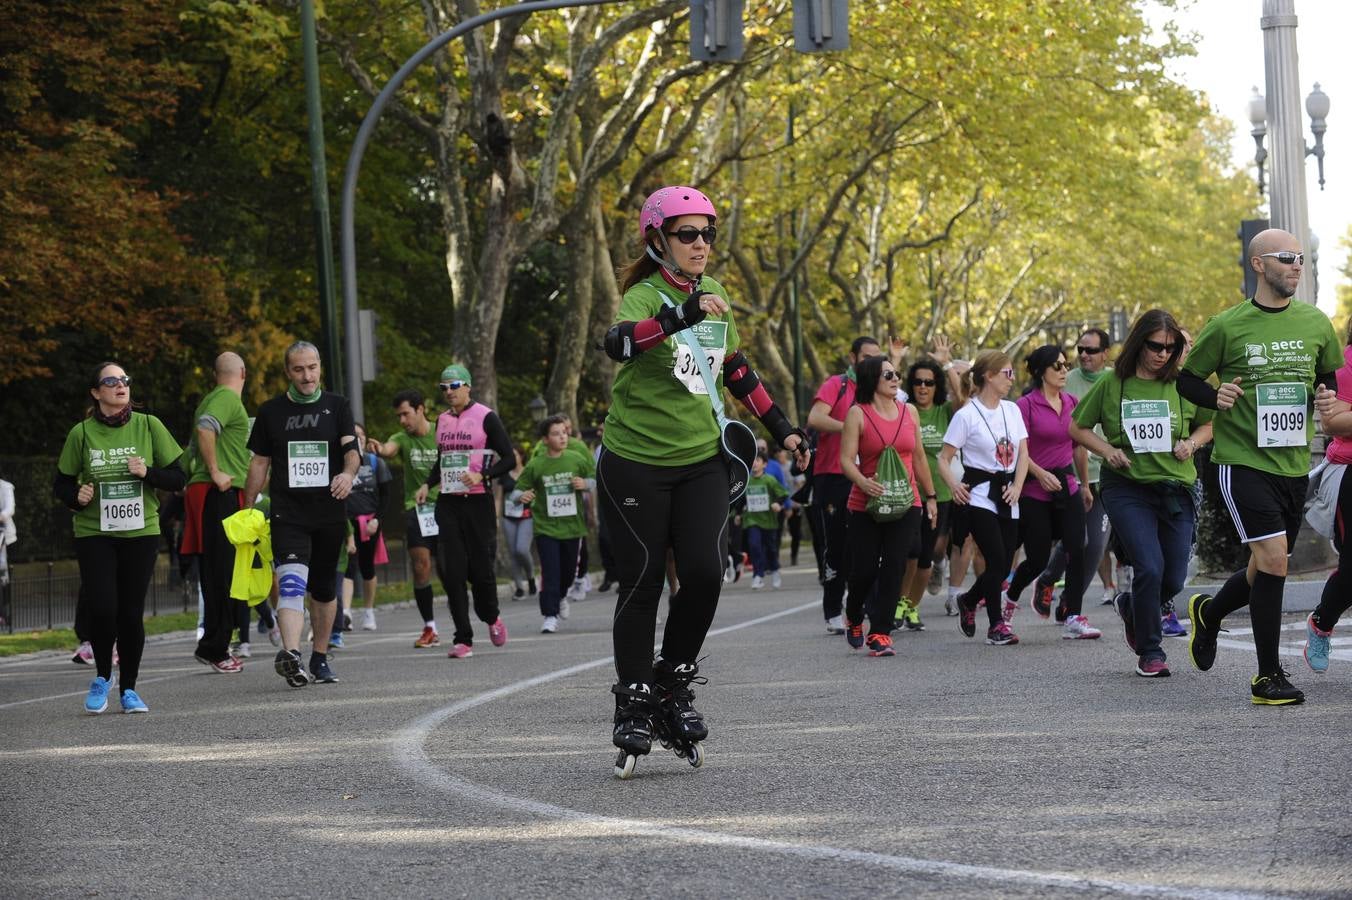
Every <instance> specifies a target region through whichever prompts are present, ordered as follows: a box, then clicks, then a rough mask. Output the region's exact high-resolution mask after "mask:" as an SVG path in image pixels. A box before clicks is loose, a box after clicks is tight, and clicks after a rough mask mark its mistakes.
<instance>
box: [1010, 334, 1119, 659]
mask: <svg viewBox="0 0 1352 900" xmlns="http://www.w3.org/2000/svg"><path fill="white" fill-rule="evenodd" d="M1025 365H1027V367H1028V372H1029V374H1030V375H1032V376H1033V389H1032V390H1031V391H1029V392H1028V393H1026V394H1024V395H1023V396H1022V397H1020V398H1019V399H1018V401H1017V403H1016V405H1017V406H1018V407H1019V412H1020V413H1021V414H1022V415H1023V424H1024V426H1025V427H1026V428H1027V429H1028V471H1029V474H1030V475H1031V477H1030V478H1029V480H1028V483H1027V484H1026V485H1024V489H1023V497H1022V498H1021V500H1020V503H1019V538H1020V540H1021V541H1022V543H1023V552H1024V560H1023V562H1022V563H1021V564H1020V565H1019V568H1018V569H1017V570H1016V571H1015V572H1014V577H1013V578H1012V579H1011V580H1010V583H1009V592H1008V596H1007V597H1006V598H1005V604H1004V615H1005V621H1006V622H1009V621H1012V620H1013V617H1014V612H1015V610H1017V609H1018V605H1019V595H1020V594H1021V593H1022V592H1023V589H1024V588H1025V587H1027V586H1028V585H1029V584H1031V583H1032V582H1033V581H1034V579H1036V578H1037V576H1038V575H1039V574H1040V573H1041V572H1042V570H1043V569H1044V568H1046V565H1047V560H1048V558H1049V557H1050V556H1051V551H1052V545H1053V544H1054V543H1055V542H1056V541H1058V540H1059V541H1061V545H1062V546H1063V547H1064V548H1065V551H1066V558H1067V560H1068V563H1067V566H1066V586H1065V589H1064V590H1063V591H1062V592H1061V602H1060V604H1059V605H1058V606H1057V608H1056V620H1057V621H1058V622H1061V623H1063V627H1062V632H1061V636H1062V637H1063V638H1066V639H1069V640H1075V639H1081V640H1083V639H1091V640H1092V639H1094V638H1097V637H1100V636H1101V635H1102V633H1101V632H1100V631H1099V630H1098V629H1097V628H1094V627H1092V626H1091V625H1090V624H1089V620H1088V619H1086V618H1085V617H1084V616H1083V615H1082V614H1081V608H1082V606H1083V603H1084V574H1085V573H1084V544H1085V532H1084V517H1085V513H1086V512H1088V510H1089V508H1090V507H1092V506H1093V505H1094V493H1093V490H1092V489H1091V488H1090V487H1089V483H1088V469H1089V458H1088V457H1089V453H1088V451H1086V450H1085V449H1084V448H1083V447H1077V446H1076V445H1075V443H1074V442H1073V441H1072V440H1071V439H1070V416H1071V413H1072V412H1073V411H1074V409H1075V404H1076V403H1077V402H1078V400H1077V398H1076V397H1075V395H1073V394H1068V393H1066V391H1065V386H1066V377H1067V375H1068V374H1069V372H1070V365H1069V364H1067V362H1066V355H1065V354H1064V353H1062V352H1061V348H1060V347H1056V346H1053V345H1051V344H1047V345H1045V346H1042V347H1038V348H1037V349H1036V350H1034V351H1033V352H1032V353H1030V354H1028V359H1027V361H1026V363H1025ZM1033 611H1034V612H1036V613H1037V614H1038V615H1039V616H1041V617H1042V618H1044V619H1045V618H1048V617H1049V616H1050V615H1051V604H1050V603H1048V602H1047V596H1046V594H1045V593H1039V592H1036V591H1035V592H1034V593H1033Z"/></svg>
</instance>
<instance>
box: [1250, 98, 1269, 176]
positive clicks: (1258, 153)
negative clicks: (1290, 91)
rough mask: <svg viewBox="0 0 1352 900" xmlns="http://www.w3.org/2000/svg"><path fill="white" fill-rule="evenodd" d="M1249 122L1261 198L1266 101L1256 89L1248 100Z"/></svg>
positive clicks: (1265, 133) (1264, 151) (1265, 160)
mask: <svg viewBox="0 0 1352 900" xmlns="http://www.w3.org/2000/svg"><path fill="white" fill-rule="evenodd" d="M1249 121H1250V122H1251V123H1252V124H1253V130H1252V131H1250V132H1249V134H1251V135H1253V142H1254V144H1255V145H1256V149H1255V150H1254V153H1253V161H1254V162H1255V163H1257V164H1258V196H1260V197H1261V196H1263V189H1264V184H1263V164H1264V163H1266V162H1267V156H1268V154H1267V150H1265V149H1264V148H1263V138H1265V137H1267V101H1266V100H1264V99H1263V95H1262V94H1260V93H1258V88H1256V87H1255V88H1254V89H1253V96H1252V97H1250V98H1249Z"/></svg>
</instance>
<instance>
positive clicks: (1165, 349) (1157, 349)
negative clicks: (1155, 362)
mask: <svg viewBox="0 0 1352 900" xmlns="http://www.w3.org/2000/svg"><path fill="white" fill-rule="evenodd" d="M1145 346H1146V349H1147V350H1150V351H1152V352H1154V353H1173V352H1174V348H1175V347H1177V346H1178V345H1177V344H1161V343H1160V342H1159V341H1152V340H1149V339H1147V340H1146V342H1145Z"/></svg>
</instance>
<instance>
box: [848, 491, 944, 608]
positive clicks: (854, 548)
mask: <svg viewBox="0 0 1352 900" xmlns="http://www.w3.org/2000/svg"><path fill="white" fill-rule="evenodd" d="M923 518H927V517H926V515H925V513H924V510H923V509H921V508H920V507H911V509H910V511H909V512H907V513H906V515H904V516H902V517H901V518H900V519H897V520H895V521H892V522H875V521H874V520H873V516H871V515H869V514H868V513H866V512H860V511H857V510H851V511H850V513H849V523H850V524H849V526H848V532H847V533H848V534H849V536H850V594H849V596H848V597H847V598H846V602H845V615H846V617H847V618H848V619H849V620H850V622H851V624H855V625H859V624H862V623H863V621H864V619H863V615H864V609H865V606H866V605H867V608H868V632H869V634H891V633H892V622H893V621H894V620H895V618H896V609H897V600H898V599H899V598H900V597H901V576H902V570H903V569H904V568H905V560H906V558H907V557H908V556H909V555H910V552H911V547H912V546H914V544H915V542H916V540H917V539H918V538H919V537H920V520H921V519H923Z"/></svg>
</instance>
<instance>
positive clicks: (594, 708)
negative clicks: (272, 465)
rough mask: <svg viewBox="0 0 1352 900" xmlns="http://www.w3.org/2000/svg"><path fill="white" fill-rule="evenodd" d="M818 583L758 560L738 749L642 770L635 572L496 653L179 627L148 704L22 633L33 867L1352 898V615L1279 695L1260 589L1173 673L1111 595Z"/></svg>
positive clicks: (201, 880)
mask: <svg viewBox="0 0 1352 900" xmlns="http://www.w3.org/2000/svg"><path fill="white" fill-rule="evenodd" d="M815 597H816V591H815V584H814V583H813V579H812V577H811V576H810V575H809V574H807V573H806V572H801V571H797V572H792V573H790V574H789V575H788V577H787V578H786V579H785V586H784V589H783V590H780V591H777V592H770V591H764V592H757V593H752V592H751V591H750V590H749V589H748V587H747V585H746V581H745V580H743V581H742V582H741V583H740V584H738V585H737V586H735V587H733V588H732V589H730V590H729V591H728V592H727V593H726V594H725V598H724V602H723V604H722V606H721V608H720V611H719V615H718V619H717V621H716V622H715V626H714V627H715V633H714V634H713V635H712V636H711V637H710V639H709V642H708V644H707V646H706V651H707V653H708V658H707V660H706V661H705V671H706V673H707V674H708V675H709V678H710V684H709V685H708V686H707V687H706V688H704V689H703V690H701V691H700V692H699V703H698V705H699V707H700V708H701V709H702V710H703V711H704V712H705V713H706V715H707V716H708V718H709V719H710V721H711V727H712V730H713V736H712V737H711V739H710V740H709V742H708V743H707V744H706V747H707V750H708V760H707V763H706V765H705V767H704V768H703V769H700V770H693V769H691V768H690V767H689V766H688V765H687V764H686V763H684V762H683V761H681V760H678V759H677V758H676V757H675V756H673V755H672V754H670V753H669V752H664V751H663V752H658V751H655V752H654V754H653V755H652V756H650V757H649V758H647V759H645V760H643V761H641V762H640V769H639V775H638V777H637V778H635V779H634V780H633V781H629V782H620V781H617V780H615V779H614V778H613V776H612V775H611V762H612V760H613V753H612V751H611V749H610V744H609V708H610V702H611V698H610V695H609V693H608V692H607V687H608V684H609V682H610V679H611V669H610V666H609V661H608V659H607V657H608V655H609V652H610V633H609V622H610V613H611V603H610V601H609V600H606V599H592V600H588V601H586V602H583V603H580V604H575V605H574V613H573V616H572V618H571V619H569V620H568V621H567V622H566V623H565V627H564V630H562V631H561V632H560V633H559V634H557V635H540V634H538V633H536V629H537V628H538V623H539V618H538V615H537V614H536V613H535V612H534V610H533V609H531V608H528V607H527V605H526V604H524V603H516V604H508V612H507V621H508V623H509V624H510V626H511V628H512V632H513V638H512V640H511V642H510V643H509V644H508V645H507V646H506V647H504V648H501V649H497V648H493V647H491V646H489V645H488V642H487V640H486V639H485V640H481V641H480V645H476V651H475V656H474V657H473V658H472V659H469V660H448V659H447V658H446V656H445V654H444V652H435V651H426V650H415V649H413V647H412V638H413V636H414V632H415V626H416V625H417V624H418V623H417V622H416V613H415V612H414V611H413V610H410V609H405V610H397V611H393V612H390V613H388V614H386V615H385V616H384V617H383V618H382V619H381V630H380V631H379V632H376V633H374V634H369V633H363V632H356V633H354V634H352V635H351V636H350V638H351V640H350V647H349V648H348V649H347V650H345V651H343V652H342V653H341V654H339V655H338V656H337V658H336V660H335V668H336V669H337V670H338V672H339V674H340V675H341V676H342V683H341V684H338V685H331V686H319V685H316V686H312V687H308V688H304V689H302V690H291V689H288V688H287V687H286V686H285V685H284V684H283V682H282V681H281V679H280V678H278V677H277V676H276V675H275V674H274V673H273V672H272V667H271V660H270V654H265V655H264V657H263V658H255V659H254V660H252V661H251V662H250V663H249V664H248V667H247V669H246V671H245V672H244V673H243V674H241V675H238V676H220V675H213V674H210V673H208V672H207V671H206V670H205V669H203V668H202V667H201V666H199V665H197V664H195V663H194V662H193V661H192V659H191V651H192V641H191V638H190V636H176V637H173V638H171V639H167V640H160V641H155V642H153V643H152V644H150V645H149V647H148V655H147V662H146V667H145V670H144V672H143V677H142V681H141V685H140V686H139V687H140V688H141V693H142V696H143V697H145V699H146V700H147V702H148V703H149V704H150V706H151V709H152V712H151V713H150V715H147V716H124V715H121V714H119V713H115V712H111V711H110V712H109V713H106V714H104V715H103V716H101V717H86V716H83V715H81V714H79V710H80V705H81V698H82V697H83V691H84V689H85V688H86V687H87V685H88V679H89V678H90V672H89V670H88V669H83V668H76V667H75V666H72V665H71V664H70V663H69V662H68V661H67V657H66V656H64V655H60V656H56V655H45V656H40V657H35V658H29V659H25V660H19V661H15V662H10V663H5V664H0V767H2V769H3V773H4V785H5V790H4V798H3V800H0V833H2V834H3V836H4V837H3V842H2V843H0V852H2V853H3V855H4V865H3V866H0V896H3V897H89V896H119V897H121V896H136V897H181V896H192V897H197V896H213V897H219V896H225V897H230V896H247V895H250V894H252V895H259V896H269V897H318V898H335V897H373V896H382V897H387V898H388V897H426V896H449V897H476V898H478V897H508V896H510V897H514V898H516V897H626V898H627V897H645V896H664V897H702V898H706V897H776V898H780V897H822V896H830V897H846V898H850V897H869V896H877V895H883V896H905V897H991V898H995V897H1000V898H1004V897H1038V898H1060V897H1085V896H1089V897H1106V896H1136V897H1216V898H1219V897H1242V896H1302V897H1321V898H1322V897H1332V896H1352V817H1350V814H1349V809H1348V806H1349V798H1352V766H1348V764H1347V748H1348V747H1349V746H1350V745H1352V740H1350V738H1352V645H1349V644H1348V643H1345V642H1344V643H1342V644H1341V646H1339V647H1338V649H1336V650H1335V656H1336V657H1337V658H1336V659H1335V661H1334V664H1333V666H1332V669H1331V671H1330V673H1329V674H1328V675H1326V676H1323V677H1315V676H1314V675H1312V674H1311V673H1309V672H1308V670H1307V669H1306V668H1305V666H1304V663H1303V662H1301V661H1300V659H1299V644H1300V640H1301V634H1300V632H1299V631H1298V630H1296V629H1295V628H1293V629H1292V630H1291V631H1289V632H1288V633H1287V641H1286V645H1285V647H1284V652H1286V653H1287V654H1288V655H1290V656H1291V657H1292V658H1291V659H1290V660H1289V663H1288V665H1289V668H1291V670H1292V672H1293V676H1294V680H1295V681H1296V683H1297V684H1298V685H1299V686H1301V687H1302V688H1303V689H1304V690H1305V691H1306V693H1307V696H1308V698H1309V699H1308V701H1307V703H1306V704H1305V705H1304V706H1303V707H1293V708H1283V709H1272V708H1256V707H1254V706H1252V705H1251V704H1250V703H1249V701H1248V678H1249V675H1250V674H1251V671H1252V668H1253V656H1252V645H1251V644H1250V643H1248V642H1249V640H1250V639H1249V637H1248V636H1247V635H1246V634H1244V633H1243V628H1242V626H1245V625H1247V622H1244V621H1242V620H1236V621H1234V622H1232V623H1231V624H1232V625H1234V626H1235V629H1236V630H1235V631H1233V632H1232V633H1231V634H1230V635H1228V636H1227V637H1226V639H1225V641H1224V643H1223V648H1222V650H1221V653H1220V656H1219V659H1218V661H1217V663H1216V667H1215V669H1214V670H1213V671H1212V672H1210V673H1207V674H1201V673H1198V672H1196V671H1194V670H1192V668H1191V666H1190V664H1189V663H1188V662H1187V652H1186V648H1185V646H1184V644H1183V643H1182V642H1178V641H1174V642H1171V643H1170V644H1169V650H1170V655H1171V662H1172V663H1173V666H1174V673H1175V674H1174V677H1172V678H1169V679H1164V680H1158V681H1147V680H1145V679H1141V678H1138V677H1136V676H1135V675H1133V674H1132V673H1131V667H1132V663H1133V660H1132V657H1131V656H1130V654H1129V652H1128V651H1127V650H1126V648H1125V646H1124V645H1123V643H1122V640H1121V637H1120V629H1118V628H1116V627H1112V626H1113V623H1112V622H1110V621H1108V620H1107V619H1106V617H1105V611H1104V610H1101V609H1099V608H1097V607H1095V608H1093V609H1091V610H1090V611H1089V612H1090V615H1091V618H1094V619H1096V621H1098V624H1100V625H1102V626H1104V627H1105V631H1106V632H1107V633H1106V635H1105V638H1104V639H1103V640H1100V641H1097V642H1063V641H1062V640H1060V638H1059V629H1057V628H1055V627H1054V626H1052V625H1049V624H1046V623H1043V622H1041V621H1029V619H1031V618H1032V617H1031V616H1030V615H1029V614H1028V613H1027V612H1024V613H1022V614H1021V616H1020V618H1019V619H1016V621H1015V626H1016V630H1017V631H1018V632H1019V633H1020V635H1021V636H1022V639H1023V640H1022V642H1021V643H1020V644H1019V645H1018V646H1017V647H1004V648H1001V647H989V646H986V645H985V644H984V643H981V642H980V641H979V640H967V639H965V638H963V637H962V636H961V635H960V633H959V632H958V629H957V627H956V624H955V620H954V619H946V618H945V617H944V616H943V611H942V608H941V605H940V604H939V603H938V602H937V601H936V600H935V599H934V598H932V597H931V598H928V599H927V601H926V605H925V609H924V611H925V613H926V621H927V623H928V625H929V630H927V631H925V632H924V633H922V634H904V635H900V636H899V640H898V646H899V654H898V656H897V657H895V658H892V659H870V658H868V657H867V656H865V655H863V654H862V653H857V652H855V653H852V652H850V651H849V650H848V648H847V646H846V644H845V642H844V640H843V639H841V638H829V637H827V636H826V635H825V633H824V631H823V629H822V626H821V616H820V612H819V611H818V609H817V608H816V605H815V603H814V599H815ZM1289 620H1290V624H1291V625H1292V626H1297V625H1298V622H1299V619H1298V618H1297V617H1295V616H1291V617H1289ZM264 646H266V644H265V645H264ZM113 708H114V709H115V708H116V704H115V703H114V704H113Z"/></svg>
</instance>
